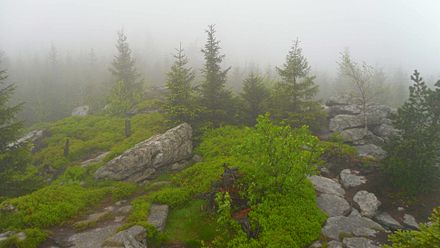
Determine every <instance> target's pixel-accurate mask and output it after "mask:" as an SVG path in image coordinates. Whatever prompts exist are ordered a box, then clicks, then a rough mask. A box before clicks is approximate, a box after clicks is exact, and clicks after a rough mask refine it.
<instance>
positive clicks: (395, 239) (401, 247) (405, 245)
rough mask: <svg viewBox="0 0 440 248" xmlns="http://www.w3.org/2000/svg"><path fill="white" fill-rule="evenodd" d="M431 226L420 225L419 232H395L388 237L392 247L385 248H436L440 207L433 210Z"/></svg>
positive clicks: (439, 231)
mask: <svg viewBox="0 0 440 248" xmlns="http://www.w3.org/2000/svg"><path fill="white" fill-rule="evenodd" d="M429 220H430V222H431V224H429V225H428V224H420V230H413V231H403V230H401V231H397V232H395V233H394V234H391V235H390V236H388V239H389V240H390V241H391V242H392V245H386V246H384V247H385V248H413V247H423V248H437V247H439V245H440V207H438V208H436V209H434V210H433V212H432V215H431V217H430V219H429Z"/></svg>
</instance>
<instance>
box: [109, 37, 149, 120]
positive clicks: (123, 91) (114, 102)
mask: <svg viewBox="0 0 440 248" xmlns="http://www.w3.org/2000/svg"><path fill="white" fill-rule="evenodd" d="M116 49H117V50H118V53H117V55H116V56H115V57H114V59H113V62H112V66H111V68H110V72H111V73H112V75H113V77H114V84H113V85H112V87H113V89H112V91H111V93H110V96H109V99H108V103H109V107H108V111H109V112H110V113H112V114H115V115H124V114H127V113H128V112H129V111H130V110H131V109H132V108H133V106H134V104H136V103H137V102H138V101H139V100H140V97H141V95H140V94H141V92H142V81H140V80H139V73H138V72H137V71H136V67H135V60H134V59H133V58H132V56H131V49H130V47H129V45H128V42H127V36H126V35H125V33H124V31H123V30H121V31H119V32H118V40H117V42H116Z"/></svg>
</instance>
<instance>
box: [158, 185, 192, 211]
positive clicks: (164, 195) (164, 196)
mask: <svg viewBox="0 0 440 248" xmlns="http://www.w3.org/2000/svg"><path fill="white" fill-rule="evenodd" d="M150 199H151V201H152V202H155V203H161V204H167V205H169V206H170V207H177V206H182V205H183V204H185V203H186V202H188V201H189V200H190V199H191V192H190V191H189V190H188V189H186V188H171V187H166V188H163V189H161V190H159V191H157V192H153V193H152V194H151V195H150Z"/></svg>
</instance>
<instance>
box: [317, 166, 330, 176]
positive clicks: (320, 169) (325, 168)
mask: <svg viewBox="0 0 440 248" xmlns="http://www.w3.org/2000/svg"><path fill="white" fill-rule="evenodd" d="M319 171H320V172H321V174H323V175H328V174H330V170H329V169H328V168H327V167H320V168H319Z"/></svg>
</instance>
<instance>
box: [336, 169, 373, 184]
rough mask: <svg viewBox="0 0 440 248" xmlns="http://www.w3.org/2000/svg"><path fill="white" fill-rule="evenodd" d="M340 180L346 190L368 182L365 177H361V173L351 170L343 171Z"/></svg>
mask: <svg viewBox="0 0 440 248" xmlns="http://www.w3.org/2000/svg"><path fill="white" fill-rule="evenodd" d="M339 178H340V179H341V183H342V185H343V186H344V188H352V187H357V186H360V185H362V184H364V183H366V182H367V179H366V178H365V177H364V176H359V171H356V170H350V169H344V170H342V171H341V173H340V174H339Z"/></svg>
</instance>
